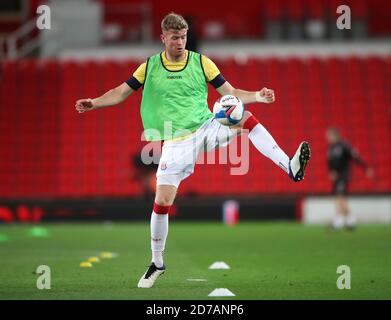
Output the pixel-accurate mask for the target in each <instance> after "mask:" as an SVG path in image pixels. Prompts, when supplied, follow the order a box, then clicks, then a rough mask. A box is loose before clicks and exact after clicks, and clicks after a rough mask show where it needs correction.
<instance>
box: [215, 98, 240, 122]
mask: <svg viewBox="0 0 391 320" xmlns="http://www.w3.org/2000/svg"><path fill="white" fill-rule="evenodd" d="M213 113H214V116H215V119H216V120H217V121H219V122H220V123H221V124H223V125H225V126H232V125H235V124H237V123H239V122H240V120H242V118H243V115H244V105H243V102H242V101H241V100H240V99H239V98H238V97H235V96H232V95H225V96H222V97H220V98H219V99H218V100H217V101H216V102H215V104H214V106H213Z"/></svg>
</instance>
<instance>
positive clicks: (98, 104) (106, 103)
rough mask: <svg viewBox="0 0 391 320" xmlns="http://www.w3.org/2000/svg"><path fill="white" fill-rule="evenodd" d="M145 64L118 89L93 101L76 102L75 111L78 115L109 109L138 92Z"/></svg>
mask: <svg viewBox="0 0 391 320" xmlns="http://www.w3.org/2000/svg"><path fill="white" fill-rule="evenodd" d="M145 73H146V63H145V62H144V63H142V64H141V65H140V66H139V67H138V68H137V70H136V71H135V72H134V73H133V76H132V77H130V78H129V79H128V80H127V81H125V82H124V83H122V84H121V85H119V86H118V87H116V88H114V89H111V90H109V91H107V92H106V93H105V94H104V95H102V96H100V97H98V98H95V99H80V100H77V101H76V105H75V107H76V110H77V111H78V112H79V113H83V112H85V111H91V110H94V109H98V108H103V107H110V106H114V105H116V104H119V103H121V102H122V101H124V100H125V99H126V98H127V97H129V96H130V95H131V94H132V92H134V91H136V90H138V89H139V88H140V87H141V86H142V85H143V83H144V81H145Z"/></svg>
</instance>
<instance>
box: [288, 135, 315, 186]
mask: <svg viewBox="0 0 391 320" xmlns="http://www.w3.org/2000/svg"><path fill="white" fill-rule="evenodd" d="M310 157H311V149H310V145H309V144H308V142H306V141H303V142H302V143H300V145H299V148H297V151H296V153H295V155H294V156H293V157H292V158H291V159H290V160H289V177H290V178H291V179H292V180H293V181H295V182H299V181H301V180H303V179H304V172H305V168H306V166H307V163H308V161H309V160H310Z"/></svg>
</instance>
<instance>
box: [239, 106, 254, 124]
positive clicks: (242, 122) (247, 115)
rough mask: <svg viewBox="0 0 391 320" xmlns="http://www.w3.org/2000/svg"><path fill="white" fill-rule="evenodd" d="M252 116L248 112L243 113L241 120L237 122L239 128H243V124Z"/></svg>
mask: <svg viewBox="0 0 391 320" xmlns="http://www.w3.org/2000/svg"><path fill="white" fill-rule="evenodd" d="M252 115H253V114H252V113H251V112H250V111H247V110H246V111H244V114H243V118H242V120H241V121H240V122H239V127H241V128H243V125H244V123H245V122H246V121H247V119H248V118H250V117H251V116H252Z"/></svg>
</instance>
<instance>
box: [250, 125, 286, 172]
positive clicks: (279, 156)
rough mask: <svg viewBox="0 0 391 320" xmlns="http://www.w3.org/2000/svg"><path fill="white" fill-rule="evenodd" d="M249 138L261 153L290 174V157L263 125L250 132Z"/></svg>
mask: <svg viewBox="0 0 391 320" xmlns="http://www.w3.org/2000/svg"><path fill="white" fill-rule="evenodd" d="M248 138H249V139H250V141H251V142H252V143H253V145H254V146H255V148H257V149H258V151H259V152H260V153H262V154H263V155H264V156H265V157H268V158H269V159H271V160H272V161H273V162H274V163H275V164H276V165H278V166H279V167H280V168H281V169H283V170H284V171H285V172H286V173H288V174H289V157H288V156H287V155H286V153H285V152H284V151H283V150H282V149H281V148H280V147H279V146H278V144H277V142H276V141H275V140H274V138H273V137H272V136H271V134H270V133H269V132H268V131H267V130H266V128H265V127H264V126H263V125H261V124H260V123H258V124H257V125H256V126H255V127H254V128H253V129H252V130H251V131H250V133H249V134H248Z"/></svg>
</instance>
